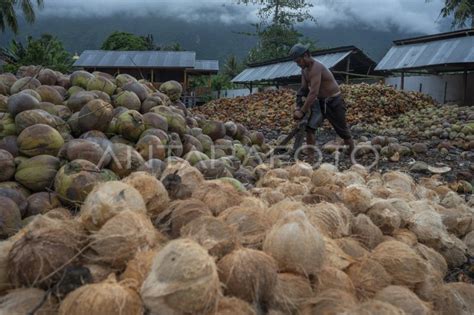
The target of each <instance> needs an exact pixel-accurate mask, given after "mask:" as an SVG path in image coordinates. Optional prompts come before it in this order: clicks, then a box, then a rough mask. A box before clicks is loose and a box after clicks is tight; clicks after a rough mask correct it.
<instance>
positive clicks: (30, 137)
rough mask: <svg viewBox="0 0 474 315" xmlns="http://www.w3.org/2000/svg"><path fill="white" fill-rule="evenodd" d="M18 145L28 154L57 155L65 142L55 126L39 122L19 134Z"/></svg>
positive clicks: (21, 150) (22, 151)
mask: <svg viewBox="0 0 474 315" xmlns="http://www.w3.org/2000/svg"><path fill="white" fill-rule="evenodd" d="M17 141H18V147H19V150H20V152H21V153H22V154H24V155H26V156H36V155H40V154H49V155H53V156H55V155H56V154H57V153H58V151H59V149H60V148H61V147H62V145H63V144H64V140H63V138H62V137H61V134H60V133H59V132H58V131H57V130H56V129H54V128H52V127H50V126H48V125H43V124H37V125H33V126H30V127H28V128H26V129H25V130H23V131H22V132H21V133H20V135H19V136H18V139H17Z"/></svg>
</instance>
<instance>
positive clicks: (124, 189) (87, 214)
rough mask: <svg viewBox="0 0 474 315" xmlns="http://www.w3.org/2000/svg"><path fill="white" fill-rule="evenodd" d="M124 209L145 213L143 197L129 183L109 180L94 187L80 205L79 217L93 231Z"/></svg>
mask: <svg viewBox="0 0 474 315" xmlns="http://www.w3.org/2000/svg"><path fill="white" fill-rule="evenodd" d="M126 210H129V211H133V212H137V213H143V214H146V205H145V202H144V201H143V197H142V196H141V194H140V193H139V192H138V191H137V190H136V189H135V188H133V187H132V186H131V185H128V184H125V183H122V182H119V181H110V182H105V183H101V184H97V185H96V186H95V187H94V189H93V190H92V191H91V192H90V193H89V195H88V196H87V198H86V200H85V201H84V204H83V206H82V207H81V212H80V214H79V218H80V220H81V221H82V223H83V224H84V227H85V228H86V229H87V230H89V231H95V230H98V229H100V227H101V226H102V225H104V223H106V222H107V221H108V220H109V219H110V218H112V217H113V216H115V215H116V214H118V213H120V212H122V211H126Z"/></svg>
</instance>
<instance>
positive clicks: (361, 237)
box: [351, 214, 383, 249]
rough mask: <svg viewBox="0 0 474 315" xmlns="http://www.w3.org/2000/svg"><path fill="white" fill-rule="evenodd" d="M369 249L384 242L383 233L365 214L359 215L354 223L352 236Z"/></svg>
mask: <svg viewBox="0 0 474 315" xmlns="http://www.w3.org/2000/svg"><path fill="white" fill-rule="evenodd" d="M351 237H353V238H354V239H356V240H357V241H359V242H360V243H361V244H362V245H364V246H365V247H367V248H368V249H373V248H375V247H376V246H377V245H378V244H380V243H381V242H382V240H383V239H382V237H383V234H382V231H380V229H379V228H378V227H377V226H376V225H375V224H374V223H373V222H372V220H371V219H370V218H369V217H368V216H366V215H365V214H359V215H358V216H357V217H356V218H355V219H354V221H353V223H352V236H351Z"/></svg>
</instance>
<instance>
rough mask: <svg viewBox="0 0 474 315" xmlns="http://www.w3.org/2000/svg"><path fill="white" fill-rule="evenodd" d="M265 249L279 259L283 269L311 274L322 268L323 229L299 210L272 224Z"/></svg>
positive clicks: (279, 265)
mask: <svg viewBox="0 0 474 315" xmlns="http://www.w3.org/2000/svg"><path fill="white" fill-rule="evenodd" d="M295 241H296V242H295ZM263 251H264V252H266V253H268V254H269V255H271V256H272V257H273V258H275V260H276V261H277V263H278V269H279V270H280V271H284V272H293V273H298V274H301V275H304V276H308V275H315V274H316V273H317V272H319V270H320V269H321V266H322V264H323V261H324V253H325V244H324V239H323V237H322V236H321V234H320V232H319V230H318V229H317V228H315V227H314V226H312V225H311V223H310V222H309V221H308V219H307V217H306V216H305V214H304V212H303V211H301V210H298V211H295V212H291V213H289V214H287V215H286V216H285V217H284V218H283V219H280V220H279V221H278V222H277V223H276V224H275V225H274V226H273V227H272V229H271V230H270V231H269V232H268V234H267V236H266V237H265V241H264V243H263Z"/></svg>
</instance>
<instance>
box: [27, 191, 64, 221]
mask: <svg viewBox="0 0 474 315" xmlns="http://www.w3.org/2000/svg"><path fill="white" fill-rule="evenodd" d="M27 201H28V210H27V211H26V217H29V216H32V215H37V214H44V213H47V212H48V211H49V210H52V209H55V208H58V207H61V200H60V199H59V197H58V195H57V194H56V193H54V192H51V193H49V192H39V193H35V194H32V195H31V196H29V197H28V199H27Z"/></svg>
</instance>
